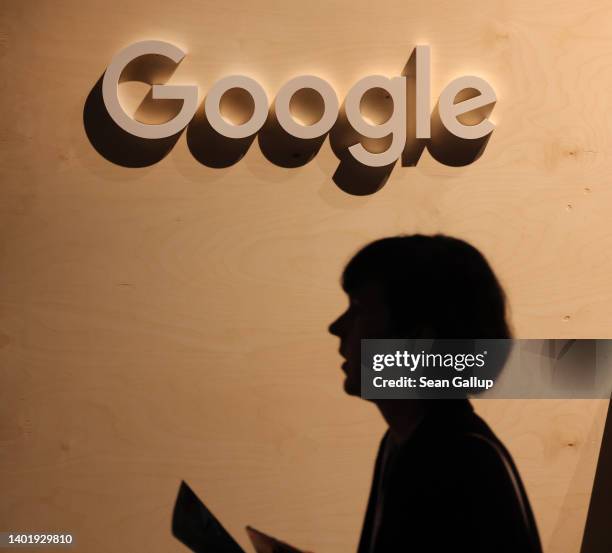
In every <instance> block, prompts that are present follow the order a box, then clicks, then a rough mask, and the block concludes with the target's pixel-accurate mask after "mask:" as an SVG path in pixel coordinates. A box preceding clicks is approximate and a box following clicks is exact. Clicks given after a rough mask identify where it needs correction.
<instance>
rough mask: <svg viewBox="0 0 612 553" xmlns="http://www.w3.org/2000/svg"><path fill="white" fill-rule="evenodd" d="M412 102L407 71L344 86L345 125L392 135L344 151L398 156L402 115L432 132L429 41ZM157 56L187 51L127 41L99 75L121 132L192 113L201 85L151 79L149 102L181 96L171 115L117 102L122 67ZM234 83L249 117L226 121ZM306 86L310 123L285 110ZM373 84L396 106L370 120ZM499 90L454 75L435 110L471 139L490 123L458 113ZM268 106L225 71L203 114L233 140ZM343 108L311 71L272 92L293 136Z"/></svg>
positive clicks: (251, 82) (319, 131) (489, 100)
mask: <svg viewBox="0 0 612 553" xmlns="http://www.w3.org/2000/svg"><path fill="white" fill-rule="evenodd" d="M415 54H416V59H415V68H416V69H415V90H416V93H415V98H416V101H415V106H414V112H413V113H411V114H409V113H407V110H408V108H407V92H406V91H407V77H406V76H397V77H385V76H382V75H369V76H366V77H364V78H362V79H360V80H359V81H358V82H356V83H355V84H354V85H353V86H352V88H351V89H350V90H349V91H348V93H347V95H346V98H345V101H344V113H345V115H346V119H347V120H348V123H349V124H350V126H351V127H352V128H353V130H354V131H356V132H357V133H358V134H359V135H361V136H362V137H365V138H366V139H380V138H384V137H391V141H390V144H389V145H388V147H387V148H386V150H384V151H382V152H372V151H369V150H368V149H366V148H365V147H364V146H363V145H362V144H361V142H359V141H357V142H356V143H353V144H352V145H350V146H349V148H348V150H349V152H350V153H351V155H352V156H353V158H354V159H355V160H356V161H357V162H359V163H361V164H362V165H365V166H369V167H385V166H388V165H390V164H392V163H394V162H395V161H396V160H397V159H398V158H399V157H400V156H401V155H402V151H403V150H404V147H405V145H406V140H407V138H408V137H407V129H406V127H407V125H406V121H407V117H414V122H415V136H414V138H416V139H429V138H431V104H430V102H431V94H430V80H431V77H430V75H431V63H430V47H429V46H427V45H420V46H417V47H416V49H415ZM150 55H154V56H162V57H163V58H167V59H168V60H170V61H171V62H173V63H175V64H178V63H180V62H181V60H182V59H183V58H184V57H185V55H186V54H185V52H184V51H183V50H181V49H180V48H178V47H177V46H174V45H173V44H170V43H168V42H162V41H158V40H147V41H142V42H137V43H134V44H131V45H130V46H128V47H127V48H124V49H123V50H121V51H120V52H119V53H117V54H116V55H115V57H114V58H113V59H112V61H111V63H110V64H109V66H108V68H107V69H106V72H105V74H104V78H103V81H102V97H103V100H104V105H105V107H106V110H107V111H108V114H109V115H110V117H111V118H112V120H113V121H114V122H115V123H116V124H117V125H118V126H119V127H120V128H121V129H123V130H124V131H125V132H127V133H129V134H131V135H133V136H136V137H140V138H143V139H162V138H167V137H170V136H173V135H176V134H177V133H180V132H181V131H182V130H183V129H184V128H185V127H186V126H187V125H188V124H189V123H190V121H191V120H192V119H193V117H194V115H195V114H196V111H197V110H198V106H199V99H198V98H199V91H198V87H197V86H195V85H167V84H153V85H152V90H151V97H152V99H153V100H169V99H170V100H181V101H182V106H181V108H180V110H179V112H178V113H177V114H176V115H175V116H174V117H173V118H172V119H171V120H169V121H166V122H164V123H159V124H148V123H143V122H140V121H138V120H136V119H135V118H134V117H133V116H132V115H130V114H128V113H127V112H126V111H125V110H124V108H123V107H122V105H121V102H120V101H119V95H118V85H119V82H120V79H121V76H122V73H123V71H124V70H125V68H126V67H127V66H128V64H130V63H131V62H133V61H135V60H137V59H138V58H141V57H143V56H150ZM232 89H243V90H244V91H246V92H247V93H248V94H249V95H250V96H251V98H252V101H253V105H254V108H253V110H252V113H251V116H250V118H249V119H248V120H247V121H245V122H243V123H242V124H234V123H232V122H231V121H229V120H228V119H226V118H225V117H224V116H223V115H222V113H221V109H220V103H221V99H222V98H223V96H224V94H226V93H227V92H228V91H230V90H232ZM303 89H311V90H313V91H315V92H316V93H317V94H318V95H319V96H320V98H321V99H322V104H323V109H322V115H321V116H320V117H319V119H318V120H317V121H315V122H313V123H312V124H304V122H303V121H300V120H298V119H296V118H295V117H294V116H293V114H292V112H291V108H290V103H291V100H292V98H293V97H294V95H295V94H296V93H298V92H299V91H300V90H303ZM372 89H382V90H384V91H386V93H387V94H388V96H389V97H390V98H391V99H392V101H393V112H392V113H391V115H390V116H389V117H388V119H387V120H386V121H384V122H382V123H380V124H374V123H373V122H372V121H371V120H369V119H368V118H367V117H365V116H364V115H363V113H362V110H361V102H362V99H363V97H364V95H365V94H366V93H367V92H368V91H370V90H372ZM467 90H472V92H476V94H475V95H472V96H471V97H470V98H468V99H463V100H460V101H457V98H458V97H459V95H460V94H461V93H462V92H465V91H467ZM495 101H496V95H495V92H494V90H493V88H492V87H491V86H490V85H489V83H488V82H487V81H485V80H484V79H482V78H480V77H476V76H473V75H468V76H463V77H459V78H457V79H454V80H453V81H451V82H450V83H449V84H448V85H447V86H446V87H445V88H444V89H443V90H442V92H441V93H440V96H439V100H438V116H439V119H440V121H441V123H442V125H443V126H444V127H445V128H446V130H447V131H448V132H449V133H451V134H452V135H454V136H455V137H457V138H459V139H464V140H476V139H481V138H484V137H486V136H488V135H489V134H490V133H491V132H492V131H493V129H494V128H495V127H494V124H493V123H492V122H491V121H490V120H489V118H488V116H484V117H481V118H480V120H479V122H477V123H476V124H469V125H468V124H465V123H464V122H461V120H460V116H462V115H464V114H467V113H468V112H475V111H476V110H479V109H481V108H484V107H486V106H490V105H492V104H494V103H495ZM269 109H270V105H269V101H268V97H267V94H266V91H265V90H264V89H263V87H262V86H261V85H260V84H259V83H258V82H257V81H256V80H255V79H253V78H251V77H247V76H244V75H230V76H227V77H223V78H222V79H220V80H218V81H217V82H216V83H214V84H213V86H212V88H211V89H210V90H209V91H208V93H207V95H206V100H205V102H204V110H205V115H206V118H207V120H208V122H209V123H210V125H211V127H212V128H213V129H214V131H216V132H217V133H219V134H220V135H222V136H224V137H226V138H230V139H241V138H246V137H250V136H253V135H254V134H256V133H257V132H258V131H259V130H260V129H261V128H262V126H263V125H264V123H265V122H266V120H267V118H268V113H269ZM339 110H340V104H339V101H338V96H337V94H336V92H335V90H334V89H333V87H332V86H331V85H330V84H329V83H328V82H327V81H325V80H324V79H322V78H320V77H317V76H314V75H301V76H298V77H295V78H292V79H291V80H289V81H288V82H286V83H285V84H284V85H283V86H282V87H281V89H280V90H279V91H278V94H277V95H276V99H275V101H274V113H275V116H276V119H277V121H278V123H279V125H280V126H281V127H282V129H283V130H284V131H285V132H286V133H288V134H289V135H291V136H292V137H295V138H297V139H303V140H309V139H315V138H320V137H323V136H324V135H326V134H327V133H328V132H329V131H330V130H331V129H332V127H333V126H334V125H335V123H336V121H337V119H338V115H339Z"/></svg>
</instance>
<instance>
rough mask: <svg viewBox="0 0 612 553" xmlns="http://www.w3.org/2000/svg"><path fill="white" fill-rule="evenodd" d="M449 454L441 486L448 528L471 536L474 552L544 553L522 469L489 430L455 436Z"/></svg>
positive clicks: (449, 447)
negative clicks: (522, 479) (521, 473)
mask: <svg viewBox="0 0 612 553" xmlns="http://www.w3.org/2000/svg"><path fill="white" fill-rule="evenodd" d="M447 453H448V457H447V460H448V462H449V464H450V466H449V467H448V469H449V470H444V471H442V475H441V482H440V484H441V487H442V488H443V489H444V497H445V506H444V507H443V512H444V513H445V516H444V517H443V518H444V519H445V521H446V522H447V528H449V530H451V531H454V532H456V534H457V535H458V536H459V535H463V536H466V538H467V535H469V540H467V539H466V541H469V542H471V544H472V550H473V551H478V552H480V551H496V552H508V553H511V552H512V553H517V552H521V553H522V552H524V553H541V547H540V542H539V537H538V533H537V529H536V525H535V522H534V518H533V514H532V511H531V508H530V506H529V501H528V499H527V495H526V493H525V489H524V486H523V483H522V481H521V478H520V475H519V473H518V470H517V469H516V466H515V464H514V461H513V459H512V457H511V455H510V453H509V452H508V451H507V449H506V448H505V447H504V445H503V444H502V443H501V442H500V441H499V440H498V439H497V438H496V436H495V435H494V434H493V433H492V432H491V431H490V430H489V429H488V427H486V425H485V426H484V428H483V429H482V430H481V431H468V432H465V433H460V434H458V435H456V436H454V438H453V439H452V440H450V441H449V443H448V449H447Z"/></svg>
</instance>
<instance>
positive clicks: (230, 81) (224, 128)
mask: <svg viewBox="0 0 612 553" xmlns="http://www.w3.org/2000/svg"><path fill="white" fill-rule="evenodd" d="M232 88H242V89H243V90H246V91H247V92H248V93H249V94H250V95H251V97H252V98H253V102H254V104H255V109H254V110H253V115H251V118H250V119H249V120H248V121H247V122H246V123H243V124H242V125H234V124H232V123H229V122H228V121H227V120H226V119H225V118H224V117H223V115H221V111H220V109H219V102H221V98H222V97H223V95H224V94H225V93H226V92H227V91H228V90H231V89H232ZM204 109H205V110H206V117H207V119H208V122H209V123H210V126H211V127H212V128H213V129H215V130H216V131H217V132H218V133H219V134H221V135H223V136H226V137H227V138H246V137H247V136H251V135H253V134H255V133H256V132H257V131H258V130H259V129H261V127H262V125H263V124H264V123H265V122H266V118H267V117H268V97H267V96H266V92H265V90H264V89H263V88H262V87H261V85H260V84H259V83H258V82H257V81H256V80H254V79H251V78H250V77H245V76H244V75H230V76H229V77H224V78H223V79H220V80H218V81H217V82H216V83H215V84H214V85H213V86H212V88H211V89H210V91H209V93H208V94H207V95H206V100H205V102H204Z"/></svg>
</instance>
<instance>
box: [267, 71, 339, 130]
mask: <svg viewBox="0 0 612 553" xmlns="http://www.w3.org/2000/svg"><path fill="white" fill-rule="evenodd" d="M304 88H310V89H312V90H314V91H316V92H318V93H319V95H320V96H321V98H323V115H322V116H321V118H320V119H319V120H318V121H317V122H316V123H313V124H312V125H302V124H300V123H298V122H297V121H296V120H295V119H294V118H293V116H292V115H291V109H290V103H291V98H293V95H294V94H295V93H296V92H297V91H298V90H302V89H304ZM274 109H275V112H276V118H277V119H278V122H279V124H280V126H281V127H283V129H285V130H286V131H287V132H288V133H289V134H290V135H292V136H295V137H296V138H303V139H309V138H318V137H319V136H322V135H324V134H325V133H327V132H328V131H329V130H330V129H331V128H332V127H333V126H334V123H335V122H336V119H337V118H338V110H339V109H340V104H339V103H338V96H336V92H335V91H334V89H333V88H332V86H331V85H330V84H329V83H328V82H327V81H325V80H324V79H321V78H320V77H316V76H314V75H300V76H299V77H295V78H293V79H291V80H290V81H287V82H286V83H285V84H284V85H283V87H282V88H281V89H280V90H279V92H278V95H277V96H276V101H275V104H274Z"/></svg>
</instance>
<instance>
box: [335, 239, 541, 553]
mask: <svg viewBox="0 0 612 553" xmlns="http://www.w3.org/2000/svg"><path fill="white" fill-rule="evenodd" d="M342 286H343V288H344V291H345V292H346V293H347V294H348V297H349V306H348V308H347V310H346V311H345V312H344V313H342V314H341V315H340V316H339V317H338V318H337V319H336V320H335V321H334V322H333V323H332V324H331V325H330V327H329V331H330V332H331V333H332V334H333V335H335V336H338V337H339V338H340V354H341V355H342V357H344V359H345V361H344V363H343V364H342V370H343V372H344V373H345V375H346V378H345V380H344V389H345V391H346V392H347V393H348V394H350V395H356V396H358V395H360V387H361V385H360V382H361V376H360V364H361V363H360V354H361V344H360V340H361V339H362V338H438V339H442V338H448V339H477V338H510V337H511V333H510V329H509V327H508V324H507V322H506V314H505V296H504V293H503V290H502V288H501V286H500V284H499V283H498V280H497V278H496V277H495V275H494V273H493V271H492V270H491V268H490V266H489V264H488V263H487V261H486V260H485V258H484V257H483V256H482V254H481V253H480V252H479V251H478V250H477V249H476V248H474V247H473V246H471V245H469V244H468V243H466V242H464V241H462V240H459V239H456V238H451V237H448V236H444V235H435V236H424V235H410V236H395V237H390V238H383V239H381V240H377V241H375V242H372V243H371V244H368V245H367V246H365V247H364V248H363V249H361V250H360V251H359V252H358V253H357V254H356V255H355V256H354V257H353V258H352V259H351V260H350V261H349V263H348V264H347V266H346V268H345V269H344V272H343V275H342ZM374 403H375V404H376V406H377V408H378V409H379V411H380V412H381V414H382V416H383V417H384V419H385V421H386V423H387V424H388V430H387V431H386V433H385V434H384V436H383V438H382V441H381V443H380V447H379V450H378V455H377V458H376V463H375V467H374V477H373V482H372V487H371V492H370V497H369V501H368V504H367V509H366V514H365V520H364V523H363V528H362V532H361V538H360V541H359V548H358V553H383V552H384V553H396V552H397V553H399V552H406V553H409V552H410V553H541V546H540V539H539V536H538V531H537V527H536V524H535V521H534V517H533V514H532V511H531V507H530V505H529V501H528V498H527V495H526V493H525V489H524V487H523V484H522V482H521V479H520V476H519V473H518V471H517V469H516V467H515V465H514V462H513V460H512V458H511V456H510V454H509V453H508V451H507V450H506V448H505V447H504V445H503V444H502V443H501V442H500V440H499V439H498V438H497V437H496V436H495V434H494V433H493V432H492V430H491V429H490V428H489V427H488V426H487V424H486V423H485V422H484V421H483V420H482V419H481V418H480V417H479V416H478V415H476V413H475V412H474V410H473V408H472V405H471V404H470V402H469V400H468V399H467V397H465V398H461V399H387V400H375V401H374Z"/></svg>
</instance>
